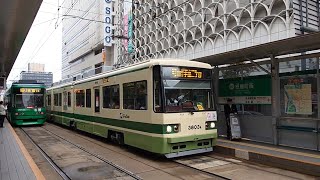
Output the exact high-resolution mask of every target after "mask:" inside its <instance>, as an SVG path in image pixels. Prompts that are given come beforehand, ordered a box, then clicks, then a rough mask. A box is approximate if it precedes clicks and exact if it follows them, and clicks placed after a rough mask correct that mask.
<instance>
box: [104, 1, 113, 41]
mask: <svg viewBox="0 0 320 180" xmlns="http://www.w3.org/2000/svg"><path fill="white" fill-rule="evenodd" d="M112 1H113V0H104V6H103V7H104V24H105V25H104V43H103V44H104V46H109V47H110V46H112V24H113V22H112V14H113V8H112Z"/></svg>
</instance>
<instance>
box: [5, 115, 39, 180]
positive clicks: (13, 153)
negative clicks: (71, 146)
mask: <svg viewBox="0 0 320 180" xmlns="http://www.w3.org/2000/svg"><path fill="white" fill-rule="evenodd" d="M34 171H35V172H34ZM37 177H38V178H37ZM0 179H1V180H35V179H44V177H43V175H42V174H41V172H40V170H39V169H38V167H37V166H36V165H35V164H34V162H33V160H32V159H31V157H30V155H29V154H28V152H27V151H26V149H25V148H24V146H23V144H22V143H21V141H20V139H18V136H17V135H16V134H15V132H14V130H13V129H12V127H11V125H10V124H9V123H8V122H7V121H6V120H5V122H4V127H3V128H0Z"/></svg>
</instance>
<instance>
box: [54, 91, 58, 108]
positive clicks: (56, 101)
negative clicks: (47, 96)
mask: <svg viewBox="0 0 320 180" xmlns="http://www.w3.org/2000/svg"><path fill="white" fill-rule="evenodd" d="M53 103H54V106H58V105H59V104H58V94H54V95H53Z"/></svg>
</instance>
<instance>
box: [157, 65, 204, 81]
mask: <svg viewBox="0 0 320 180" xmlns="http://www.w3.org/2000/svg"><path fill="white" fill-rule="evenodd" d="M162 72H163V77H164V78H168V79H210V70H208V69H200V68H193V67H163V69H162Z"/></svg>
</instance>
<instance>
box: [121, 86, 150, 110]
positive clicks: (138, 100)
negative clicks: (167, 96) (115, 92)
mask: <svg viewBox="0 0 320 180" xmlns="http://www.w3.org/2000/svg"><path fill="white" fill-rule="evenodd" d="M123 106H124V107H123V108H124V109H135V110H146V109H147V81H138V82H131V83H125V84H123Z"/></svg>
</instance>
